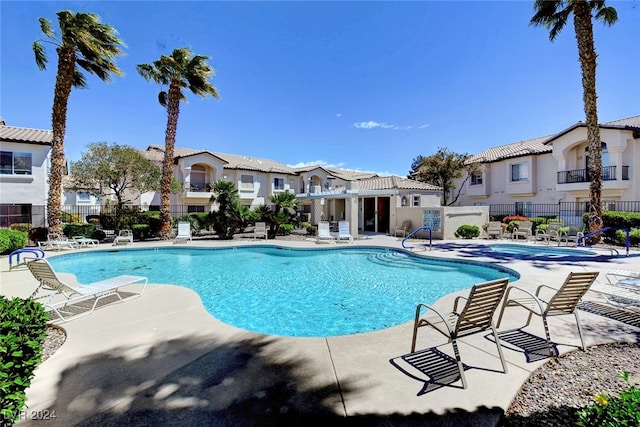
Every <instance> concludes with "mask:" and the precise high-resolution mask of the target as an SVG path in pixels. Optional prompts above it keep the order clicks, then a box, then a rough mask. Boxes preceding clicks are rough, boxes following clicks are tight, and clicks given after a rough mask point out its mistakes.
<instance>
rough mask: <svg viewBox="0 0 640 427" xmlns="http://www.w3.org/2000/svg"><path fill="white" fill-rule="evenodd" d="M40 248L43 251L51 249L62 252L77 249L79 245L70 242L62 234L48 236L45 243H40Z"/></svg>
mask: <svg viewBox="0 0 640 427" xmlns="http://www.w3.org/2000/svg"><path fill="white" fill-rule="evenodd" d="M38 246H39V247H40V248H41V249H43V250H47V249H51V250H56V251H59V250H62V249H64V248H68V249H77V248H78V243H77V242H75V241H73V240H69V239H68V238H67V236H65V235H64V234H62V233H49V234H47V240H46V241H44V242H38Z"/></svg>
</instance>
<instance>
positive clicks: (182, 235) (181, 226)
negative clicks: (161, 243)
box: [173, 221, 191, 243]
mask: <svg viewBox="0 0 640 427" xmlns="http://www.w3.org/2000/svg"><path fill="white" fill-rule="evenodd" d="M185 240H186V242H187V243H189V242H190V241H191V224H190V223H188V222H186V221H184V222H179V223H178V234H176V237H175V238H174V239H173V243H178V242H180V241H185Z"/></svg>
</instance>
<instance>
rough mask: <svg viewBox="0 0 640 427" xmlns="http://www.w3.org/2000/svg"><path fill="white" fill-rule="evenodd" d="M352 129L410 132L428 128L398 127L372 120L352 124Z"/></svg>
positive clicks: (422, 126)
mask: <svg viewBox="0 0 640 427" xmlns="http://www.w3.org/2000/svg"><path fill="white" fill-rule="evenodd" d="M353 127H355V128H356V129H375V128H382V129H392V130H410V129H424V128H427V127H429V125H428V124H423V125H407V126H399V125H394V124H389V123H380V122H376V121H373V120H369V121H368V122H357V123H354V124H353Z"/></svg>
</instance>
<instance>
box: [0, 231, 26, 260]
mask: <svg viewBox="0 0 640 427" xmlns="http://www.w3.org/2000/svg"><path fill="white" fill-rule="evenodd" d="M28 240H29V236H28V234H27V233H26V232H24V231H17V230H0V255H7V254H10V253H11V252H13V251H15V250H17V249H22V248H24V247H25V246H27V242H28Z"/></svg>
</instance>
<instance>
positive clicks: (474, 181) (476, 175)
mask: <svg viewBox="0 0 640 427" xmlns="http://www.w3.org/2000/svg"><path fill="white" fill-rule="evenodd" d="M470 181H471V182H470V183H469V185H482V172H479V171H476V172H473V173H472V174H471V180H470Z"/></svg>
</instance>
